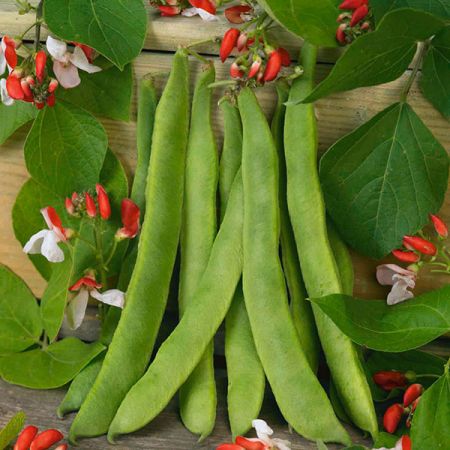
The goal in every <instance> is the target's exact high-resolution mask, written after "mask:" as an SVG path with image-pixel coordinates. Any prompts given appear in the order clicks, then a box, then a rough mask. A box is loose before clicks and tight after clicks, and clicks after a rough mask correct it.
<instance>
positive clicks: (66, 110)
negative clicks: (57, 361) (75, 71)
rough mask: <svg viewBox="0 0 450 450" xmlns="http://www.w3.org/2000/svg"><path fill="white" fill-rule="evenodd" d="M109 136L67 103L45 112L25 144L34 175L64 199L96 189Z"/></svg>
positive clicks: (79, 110)
mask: <svg viewBox="0 0 450 450" xmlns="http://www.w3.org/2000/svg"><path fill="white" fill-rule="evenodd" d="M106 149H107V136H106V132H105V130H104V128H103V127H102V125H101V124H100V122H99V121H98V120H97V119H96V118H95V117H94V116H92V115H91V114H89V113H88V112H87V111H85V110H84V109H81V108H79V107H77V106H75V105H71V104H70V103H66V102H62V101H60V102H57V103H56V105H55V106H54V107H53V108H44V109H43V110H42V111H41V112H40V113H39V114H38V116H37V118H36V120H35V121H34V124H33V127H32V128H31V131H30V133H29V135H28V137H27V140H26V142H25V150H24V151H25V162H26V165H27V169H28V172H29V173H30V175H31V176H32V177H33V178H34V179H35V180H36V181H37V182H39V183H40V184H42V185H44V186H45V187H47V188H48V189H50V190H51V191H53V192H55V193H56V194H58V195H60V196H66V195H69V194H71V193H72V191H77V192H78V191H83V190H86V189H89V188H92V187H93V186H95V183H96V182H98V179H99V174H100V170H101V168H102V165H103V161H104V159H105V154H106Z"/></svg>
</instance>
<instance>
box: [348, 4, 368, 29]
mask: <svg viewBox="0 0 450 450" xmlns="http://www.w3.org/2000/svg"><path fill="white" fill-rule="evenodd" d="M367 14H369V7H368V6H367V5H361V6H360V7H359V8H357V9H355V11H354V12H353V14H352V19H351V20H350V26H351V27H354V26H355V25H356V24H358V23H359V22H361V20H363V19H364V18H365V17H366V16H367Z"/></svg>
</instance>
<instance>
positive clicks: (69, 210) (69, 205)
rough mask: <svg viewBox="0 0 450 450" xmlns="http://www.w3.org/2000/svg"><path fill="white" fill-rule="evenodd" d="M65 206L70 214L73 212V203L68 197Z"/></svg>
mask: <svg viewBox="0 0 450 450" xmlns="http://www.w3.org/2000/svg"><path fill="white" fill-rule="evenodd" d="M65 206H66V211H67V212H68V213H69V214H70V215H71V216H72V215H73V214H74V213H75V205H74V204H73V201H72V200H71V199H70V198H69V197H66V200H65Z"/></svg>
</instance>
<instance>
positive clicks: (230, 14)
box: [225, 5, 253, 23]
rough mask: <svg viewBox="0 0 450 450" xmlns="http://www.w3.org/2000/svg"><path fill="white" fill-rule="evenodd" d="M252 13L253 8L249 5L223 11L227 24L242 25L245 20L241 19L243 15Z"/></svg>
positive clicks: (231, 7) (236, 6) (232, 7)
mask: <svg viewBox="0 0 450 450" xmlns="http://www.w3.org/2000/svg"><path fill="white" fill-rule="evenodd" d="M252 11H253V8H252V7H251V6H250V5H235V6H230V7H229V8H227V9H226V10H225V17H226V18H227V20H228V22H231V23H244V22H245V19H244V17H243V15H244V14H249V13H250V12H252Z"/></svg>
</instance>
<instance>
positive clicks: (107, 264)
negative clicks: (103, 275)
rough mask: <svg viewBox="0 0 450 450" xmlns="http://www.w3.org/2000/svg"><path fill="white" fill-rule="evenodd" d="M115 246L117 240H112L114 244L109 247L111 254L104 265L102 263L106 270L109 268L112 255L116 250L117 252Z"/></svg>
mask: <svg viewBox="0 0 450 450" xmlns="http://www.w3.org/2000/svg"><path fill="white" fill-rule="evenodd" d="M117 244H118V241H117V239H114V243H113V245H112V247H111V253H110V254H109V256H108V259H107V260H106V261H105V263H104V264H105V267H106V268H107V267H108V266H109V263H110V262H111V260H112V259H113V256H114V254H115V253H116V250H117Z"/></svg>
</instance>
